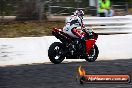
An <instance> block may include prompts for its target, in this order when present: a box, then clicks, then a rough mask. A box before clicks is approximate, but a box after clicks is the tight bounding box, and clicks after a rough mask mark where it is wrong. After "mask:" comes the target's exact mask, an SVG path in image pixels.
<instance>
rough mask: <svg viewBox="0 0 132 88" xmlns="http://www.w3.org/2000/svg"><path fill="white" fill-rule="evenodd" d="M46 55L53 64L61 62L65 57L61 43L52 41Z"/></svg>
mask: <svg viewBox="0 0 132 88" xmlns="http://www.w3.org/2000/svg"><path fill="white" fill-rule="evenodd" d="M48 56H49V59H50V61H51V62H52V63H54V64H59V63H61V62H62V61H63V60H64V59H65V56H64V49H63V45H62V43H60V42H54V43H52V44H51V45H50V47H49V50H48Z"/></svg>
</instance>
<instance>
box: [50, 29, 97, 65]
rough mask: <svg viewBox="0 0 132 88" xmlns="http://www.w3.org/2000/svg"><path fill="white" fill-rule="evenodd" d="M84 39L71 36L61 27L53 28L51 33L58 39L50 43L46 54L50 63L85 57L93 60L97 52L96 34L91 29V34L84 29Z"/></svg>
mask: <svg viewBox="0 0 132 88" xmlns="http://www.w3.org/2000/svg"><path fill="white" fill-rule="evenodd" d="M84 33H85V36H84V39H83V40H82V39H80V38H72V37H70V36H69V35H68V34H66V33H64V32H63V31H62V29H57V28H53V30H52V34H53V35H54V36H55V37H56V38H57V39H59V40H60V42H54V43H52V44H51V45H50V47H49V50H48V56H49V59H50V61H51V62H52V63H54V64H59V63H61V62H62V61H63V60H64V59H65V58H66V59H85V60H86V61H88V62H94V61H95V60H96V59H97V57H98V54H99V50H98V47H97V45H96V44H95V42H96V40H97V38H98V35H97V34H96V33H94V32H93V31H92V36H90V35H89V33H88V32H87V31H86V30H85V31H84Z"/></svg>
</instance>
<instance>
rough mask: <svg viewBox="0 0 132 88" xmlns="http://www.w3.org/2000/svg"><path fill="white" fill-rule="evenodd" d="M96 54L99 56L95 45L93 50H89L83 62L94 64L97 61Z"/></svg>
mask: <svg viewBox="0 0 132 88" xmlns="http://www.w3.org/2000/svg"><path fill="white" fill-rule="evenodd" d="M98 54H99V50H98V47H97V45H96V44H95V45H94V46H93V48H92V49H91V50H90V53H89V54H88V55H86V57H85V60H86V61H88V62H94V61H95V60H96V59H97V57H98Z"/></svg>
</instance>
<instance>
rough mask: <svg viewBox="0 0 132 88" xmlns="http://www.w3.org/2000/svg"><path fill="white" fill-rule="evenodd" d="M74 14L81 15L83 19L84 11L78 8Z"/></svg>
mask: <svg viewBox="0 0 132 88" xmlns="http://www.w3.org/2000/svg"><path fill="white" fill-rule="evenodd" d="M74 15H75V16H79V17H80V18H81V19H83V16H84V12H83V11H82V10H80V9H78V10H76V11H75V12H74Z"/></svg>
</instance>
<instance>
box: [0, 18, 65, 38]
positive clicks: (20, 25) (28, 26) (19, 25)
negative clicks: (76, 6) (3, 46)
mask: <svg viewBox="0 0 132 88" xmlns="http://www.w3.org/2000/svg"><path fill="white" fill-rule="evenodd" d="M63 26H64V22H48V21H46V22H38V21H25V22H18V21H16V22H11V23H1V24H0V37H1V38H12V37H40V36H49V35H52V34H51V32H52V29H53V28H54V27H57V28H62V27H63Z"/></svg>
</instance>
